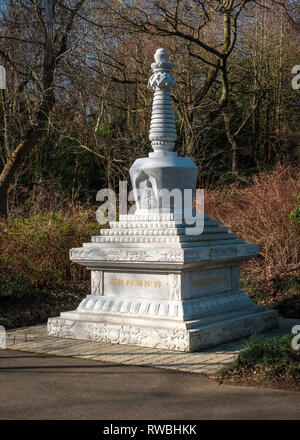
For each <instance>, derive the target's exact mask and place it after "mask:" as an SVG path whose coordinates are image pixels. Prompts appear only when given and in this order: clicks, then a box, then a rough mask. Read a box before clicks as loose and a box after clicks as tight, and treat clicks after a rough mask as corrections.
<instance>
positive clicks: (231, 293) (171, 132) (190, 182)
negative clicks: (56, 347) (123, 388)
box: [48, 49, 278, 351]
mask: <svg viewBox="0 0 300 440" xmlns="http://www.w3.org/2000/svg"><path fill="white" fill-rule="evenodd" d="M152 70H153V75H152V77H151V78H150V80H149V87H150V88H152V89H153V90H154V101H153V110H152V118H151V128H150V140H151V142H152V147H153V150H154V151H153V152H152V153H150V154H149V157H147V158H143V159H138V160H137V161H136V162H135V163H134V164H133V166H132V167H131V169H130V177H131V182H132V186H133V189H134V194H135V200H136V212H135V214H133V215H120V220H119V221H118V222H117V221H114V222H110V229H101V230H100V235H99V236H95V237H92V240H91V242H90V243H84V244H83V246H82V247H81V248H75V249H71V250H70V258H71V260H72V261H73V262H75V263H78V264H81V265H84V266H86V267H87V268H88V269H90V270H91V294H90V295H87V297H86V298H85V299H84V300H83V301H82V302H81V304H80V305H79V307H78V308H77V310H74V311H71V312H63V313H61V314H60V317H57V318H50V319H49V320H48V333H49V334H50V335H52V336H57V337H65V338H77V339H88V340H96V341H106V342H112V343H118V344H134V345H141V346H147V347H157V348H165V349H169V350H179V351H196V350H200V349H202V348H206V347H209V346H213V345H217V344H220V343H222V342H225V341H230V340H233V339H237V338H240V337H243V336H247V335H249V334H251V333H253V332H257V331H264V330H267V329H271V328H273V327H276V326H278V315H277V312H276V311H270V310H267V309H266V308H265V307H263V306H258V305H254V304H252V302H251V300H250V298H249V297H248V296H247V295H246V294H245V293H244V292H243V291H242V290H240V288H239V265H240V264H241V263H242V262H243V261H245V260H247V259H250V258H253V257H255V256H256V255H257V253H258V246H257V245H256V244H252V243H246V242H245V241H244V240H242V239H237V237H236V234H234V233H230V232H229V231H228V228H227V227H223V226H220V225H219V224H218V222H217V221H215V220H212V219H210V217H209V215H208V214H205V215H201V214H197V216H198V217H197V216H195V213H194V212H193V211H192V202H191V201H188V200H185V198H186V199H187V197H186V193H185V190H187V189H188V190H191V193H192V194H194V191H195V186H196V179H197V167H196V165H195V164H194V163H193V162H192V161H191V160H190V159H187V158H180V157H178V156H177V153H175V152H173V147H174V143H175V141H176V129H175V123H174V115H173V109H172V102H171V97H170V87H174V86H175V85H176V82H175V79H174V78H173V76H172V75H171V63H170V62H169V59H168V54H167V53H166V51H165V50H164V49H158V50H157V52H156V54H155V63H153V64H152ZM163 188H164V189H167V190H168V191H170V192H172V191H173V190H175V189H176V190H177V191H179V192H180V194H181V195H182V201H183V202H184V203H182V204H181V205H176V204H174V203H173V202H172V201H171V203H169V204H165V203H164V199H163V197H161V193H160V190H161V189H163ZM188 211H189V212H190V214H187V212H188ZM192 220H193V221H194V224H195V226H194V230H193V233H192V234H191V233H187V231H190V229H191V221H192ZM195 220H199V221H197V222H196V221H195ZM198 225H202V226H203V227H201V229H198V227H199V226H198Z"/></svg>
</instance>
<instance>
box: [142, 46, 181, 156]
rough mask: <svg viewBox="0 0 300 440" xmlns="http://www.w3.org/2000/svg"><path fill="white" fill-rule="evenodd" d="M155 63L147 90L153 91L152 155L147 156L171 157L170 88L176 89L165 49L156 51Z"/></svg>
mask: <svg viewBox="0 0 300 440" xmlns="http://www.w3.org/2000/svg"><path fill="white" fill-rule="evenodd" d="M154 59H155V63H153V64H151V68H152V71H153V75H152V76H151V78H150V79H149V82H148V88H149V89H152V90H154V99H153V106H152V116H151V127H150V135H149V139H150V140H151V144H152V148H153V150H154V153H150V154H149V156H171V155H172V156H173V155H177V153H173V152H172V151H173V148H174V144H175V141H176V139H177V134H176V126H175V121H174V113H173V108H172V100H171V96H170V88H171V87H176V81H175V79H174V77H173V76H172V74H171V67H172V64H171V63H170V62H169V55H168V53H167V51H166V50H165V49H157V51H156V53H155V55H154Z"/></svg>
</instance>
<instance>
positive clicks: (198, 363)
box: [6, 319, 300, 375]
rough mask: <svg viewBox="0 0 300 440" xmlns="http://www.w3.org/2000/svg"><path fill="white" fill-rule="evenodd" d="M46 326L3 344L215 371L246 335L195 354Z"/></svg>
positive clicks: (286, 328)
mask: <svg viewBox="0 0 300 440" xmlns="http://www.w3.org/2000/svg"><path fill="white" fill-rule="evenodd" d="M294 325H300V319H280V321H279V327H278V328H277V329H274V330H271V331H268V332H265V333H264V334H263V335H264V337H265V338H273V337H274V336H282V335H284V334H287V333H291V330H292V328H293V326H294ZM46 332H47V327H46V324H45V325H36V326H32V327H23V328H18V329H14V330H9V331H8V332H7V335H6V336H7V337H6V346H7V348H9V349H12V350H20V351H24V352H30V353H41V354H49V355H56V356H68V357H75V358H80V359H90V360H95V361H101V362H109V363H117V364H125V365H136V366H149V367H157V368H164V369H168V370H178V371H185V372H189V373H200V374H206V375H210V374H214V373H216V371H218V370H220V369H221V368H222V367H223V366H224V365H225V364H227V363H229V362H231V361H232V360H234V359H235V357H236V356H237V354H238V353H239V351H240V350H241V349H242V348H243V346H244V344H245V342H246V341H247V339H248V338H243V339H239V340H237V341H232V342H226V343H224V344H221V345H218V346H217V347H211V348H208V349H206V350H201V351H199V352H194V353H181V352H174V351H169V350H161V349H155V348H147V347H138V346H133V345H118V344H110V343H104V342H95V341H83V340H78V339H65V338H55V337H52V336H48V335H47V333H46Z"/></svg>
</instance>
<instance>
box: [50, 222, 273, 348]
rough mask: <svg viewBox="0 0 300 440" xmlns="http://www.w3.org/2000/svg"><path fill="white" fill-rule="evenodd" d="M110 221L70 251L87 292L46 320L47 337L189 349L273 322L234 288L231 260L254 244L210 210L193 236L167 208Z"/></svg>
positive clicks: (268, 313)
mask: <svg viewBox="0 0 300 440" xmlns="http://www.w3.org/2000/svg"><path fill="white" fill-rule="evenodd" d="M198 220H199V219H198ZM199 221H200V220H199ZM110 226H111V229H102V230H101V235H100V236H96V237H92V242H91V243H85V244H84V245H83V247H82V248H76V249H71V251H70V256H71V259H72V261H74V262H76V263H79V264H83V265H85V266H86V267H88V268H89V269H91V271H92V292H91V295H88V296H87V297H86V298H85V299H84V300H83V301H82V302H81V304H80V305H79V307H78V309H77V310H76V311H73V312H64V313H61V315H60V317H59V318H52V319H49V324H48V328H49V334H50V335H53V336H63V337H70V338H79V339H88V340H99V341H103V342H115V343H121V344H122V343H123V344H136V345H143V346H148V347H156V348H164V349H173V350H179V351H195V350H199V349H201V348H206V347H209V346H212V345H216V344H219V343H222V342H226V341H230V340H233V339H236V338H237V337H243V336H246V335H248V334H250V333H253V332H254V331H259V330H261V331H262V330H266V329H270V328H273V327H275V326H276V325H277V313H276V312H274V311H267V310H266V309H265V308H264V307H262V306H256V305H253V304H252V302H251V300H250V298H249V297H248V296H247V295H245V293H244V292H243V291H241V290H240V289H239V268H238V265H239V263H240V261H242V260H245V259H247V258H252V257H253V256H254V255H256V254H257V250H258V248H257V246H256V245H254V244H249V243H246V242H245V241H244V240H239V239H237V238H236V235H235V234H232V233H230V232H228V228H226V227H222V226H219V224H218V222H217V221H215V220H211V219H210V218H209V215H205V216H204V230H203V233H202V234H195V235H186V234H185V232H186V224H184V223H177V222H176V221H175V217H174V214H152V215H132V216H130V215H128V216H120V222H111V224H110ZM189 227H190V225H189ZM197 232H200V229H199V231H197ZM158 243H159V245H158Z"/></svg>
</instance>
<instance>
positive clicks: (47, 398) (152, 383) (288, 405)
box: [0, 350, 300, 420]
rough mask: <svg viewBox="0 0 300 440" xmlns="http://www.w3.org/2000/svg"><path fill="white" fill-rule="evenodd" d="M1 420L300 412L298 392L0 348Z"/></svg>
mask: <svg viewBox="0 0 300 440" xmlns="http://www.w3.org/2000/svg"><path fill="white" fill-rule="evenodd" d="M0 390H1V399H0V419H1V420H16V419H21V420H51V419H52V420H53V419H55V420H66V419H67V420H204V419H206V420H207V419H208V420H211V419H221V420H226V419H231V420H232V419H234V420H253V419H254V420H272V419H275V420H276V419H296V420H299V419H300V393H299V392H290V391H282V390H270V389H265V388H257V387H241V386H232V385H218V384H217V383H215V382H214V381H212V380H210V379H209V378H208V377H206V376H203V375H200V374H192V373H182V372H180V373H179V372H174V371H167V370H162V369H156V368H148V367H135V366H125V365H116V364H109V363H103V362H97V361H88V360H81V359H75V358H70V357H58V356H48V355H38V354H31V353H24V352H20V351H15V350H0Z"/></svg>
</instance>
